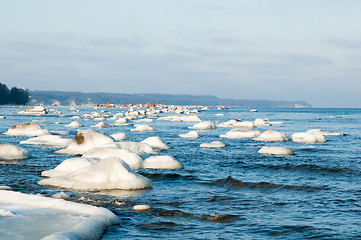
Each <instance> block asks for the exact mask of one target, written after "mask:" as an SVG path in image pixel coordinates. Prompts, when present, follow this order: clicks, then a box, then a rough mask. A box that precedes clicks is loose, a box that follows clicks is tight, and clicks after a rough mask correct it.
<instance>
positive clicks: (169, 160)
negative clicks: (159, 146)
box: [143, 156, 183, 169]
mask: <svg viewBox="0 0 361 240" xmlns="http://www.w3.org/2000/svg"><path fill="white" fill-rule="evenodd" d="M143 168H154V169H181V168H183V166H182V164H181V163H179V162H178V161H177V160H175V159H174V158H173V157H171V156H152V157H149V158H147V159H144V161H143Z"/></svg>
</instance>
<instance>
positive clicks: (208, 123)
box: [188, 121, 216, 130]
mask: <svg viewBox="0 0 361 240" xmlns="http://www.w3.org/2000/svg"><path fill="white" fill-rule="evenodd" d="M188 128H189V129H200V130H206V129H215V128H216V127H215V126H214V123H213V122H211V121H202V122H199V123H196V124H194V125H193V126H192V127H188Z"/></svg>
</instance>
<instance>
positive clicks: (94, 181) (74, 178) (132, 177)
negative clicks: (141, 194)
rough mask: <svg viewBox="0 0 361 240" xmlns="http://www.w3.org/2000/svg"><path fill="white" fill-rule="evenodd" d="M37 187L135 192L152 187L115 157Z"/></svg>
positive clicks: (53, 178)
mask: <svg viewBox="0 0 361 240" xmlns="http://www.w3.org/2000/svg"><path fill="white" fill-rule="evenodd" d="M38 184H39V185H49V186H54V187H62V188H70V189H79V190H110V189H122V190H136V189H145V188H150V187H152V182H151V181H150V180H149V179H148V178H146V177H143V176H141V175H139V174H137V173H135V172H134V171H133V170H132V169H131V168H130V167H129V165H128V164H127V163H126V162H124V161H123V160H121V159H120V158H117V157H109V158H105V159H102V160H100V161H99V162H96V163H94V164H93V165H90V166H88V167H85V168H81V169H79V170H77V171H75V172H72V173H70V174H67V175H63V176H56V177H51V178H47V179H43V180H41V181H39V182H38Z"/></svg>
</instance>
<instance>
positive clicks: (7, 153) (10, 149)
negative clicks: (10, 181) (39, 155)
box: [0, 143, 28, 160]
mask: <svg viewBox="0 0 361 240" xmlns="http://www.w3.org/2000/svg"><path fill="white" fill-rule="evenodd" d="M27 158H28V152H27V151H26V150H25V149H23V148H21V147H18V146H15V145H12V144H3V143H0V160H21V159H27Z"/></svg>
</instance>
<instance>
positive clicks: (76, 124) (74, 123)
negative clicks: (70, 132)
mask: <svg viewBox="0 0 361 240" xmlns="http://www.w3.org/2000/svg"><path fill="white" fill-rule="evenodd" d="M65 126H66V127H72V128H78V127H82V126H83V125H81V124H80V123H78V122H77V121H73V122H71V123H69V124H68V125H65Z"/></svg>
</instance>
